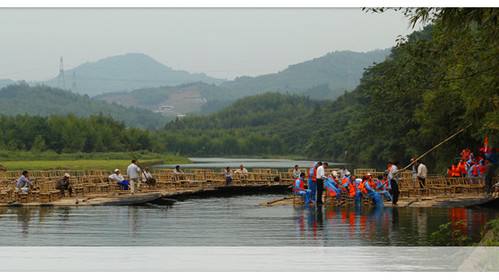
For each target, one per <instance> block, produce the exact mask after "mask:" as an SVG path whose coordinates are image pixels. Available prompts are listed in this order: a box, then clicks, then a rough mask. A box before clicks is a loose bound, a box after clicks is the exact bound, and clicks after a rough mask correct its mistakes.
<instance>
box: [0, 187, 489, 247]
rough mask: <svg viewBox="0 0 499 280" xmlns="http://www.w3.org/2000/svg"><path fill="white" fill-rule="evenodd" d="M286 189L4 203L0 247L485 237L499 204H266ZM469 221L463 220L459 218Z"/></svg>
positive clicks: (367, 242)
mask: <svg viewBox="0 0 499 280" xmlns="http://www.w3.org/2000/svg"><path fill="white" fill-rule="evenodd" d="M280 197H282V195H252V196H235V197H214V198H205V199H190V200H185V201H180V202H178V203H175V204H174V205H173V206H171V207H160V206H123V207H117V206H110V207H105V206H99V207H68V208H60V207H42V208H38V207H36V208H35V207H34V208H29V207H20V208H0V225H1V226H0V245H1V246H326V247H330V246H333V247H334V246H387V245H388V246H421V245H431V242H430V235H431V233H432V232H434V231H436V230H438V227H439V226H440V225H441V224H445V223H447V222H453V225H452V228H453V229H456V230H458V231H460V232H461V233H462V234H464V235H465V236H469V237H470V238H471V239H473V240H474V241H475V242H476V241H479V237H480V231H481V229H482V227H483V225H484V224H485V223H486V222H487V221H488V220H490V219H492V218H494V217H496V216H497V211H496V210H490V209H464V208H452V209H444V208H394V209H392V208H385V209H381V210H373V209H370V208H367V209H366V208H359V209H353V208H334V207H331V208H328V207H326V208H320V209H316V208H313V207H312V208H303V207H293V206H275V207H265V206H261V205H260V203H262V202H265V201H268V200H272V199H275V198H280ZM459 221H463V223H462V224H461V223H459Z"/></svg>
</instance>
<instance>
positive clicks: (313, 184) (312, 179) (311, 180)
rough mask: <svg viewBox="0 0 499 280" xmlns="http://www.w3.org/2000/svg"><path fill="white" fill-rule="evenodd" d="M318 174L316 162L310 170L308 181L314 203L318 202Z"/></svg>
mask: <svg viewBox="0 0 499 280" xmlns="http://www.w3.org/2000/svg"><path fill="white" fill-rule="evenodd" d="M316 173H317V163H316V162H314V163H313V164H312V167H310V169H309V170H308V180H307V186H308V189H309V190H310V197H311V200H312V202H314V203H315V202H316V193H317V179H316V178H315V174H316Z"/></svg>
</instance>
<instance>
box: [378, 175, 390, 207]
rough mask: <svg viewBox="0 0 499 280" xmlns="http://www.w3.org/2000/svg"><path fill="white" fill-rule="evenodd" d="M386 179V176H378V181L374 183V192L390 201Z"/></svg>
mask: <svg viewBox="0 0 499 280" xmlns="http://www.w3.org/2000/svg"><path fill="white" fill-rule="evenodd" d="M388 185H389V184H388V179H387V177H386V175H384V176H382V175H379V176H378V180H377V181H376V190H377V191H378V192H379V193H380V194H381V195H382V196H384V197H385V198H386V199H387V200H389V201H392V199H393V198H392V195H391V194H390V188H389V186H388Z"/></svg>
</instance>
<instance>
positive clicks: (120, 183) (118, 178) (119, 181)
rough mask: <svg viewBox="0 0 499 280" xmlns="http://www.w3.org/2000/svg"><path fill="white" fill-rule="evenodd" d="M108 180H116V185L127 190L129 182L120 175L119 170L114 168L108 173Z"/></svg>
mask: <svg viewBox="0 0 499 280" xmlns="http://www.w3.org/2000/svg"><path fill="white" fill-rule="evenodd" d="M108 178H109V180H111V181H113V182H116V183H117V184H118V186H119V187H120V189H121V190H124V191H126V190H128V186H129V182H128V180H125V177H123V175H121V172H120V170H119V169H115V170H114V173H113V174H111V175H109V177H108Z"/></svg>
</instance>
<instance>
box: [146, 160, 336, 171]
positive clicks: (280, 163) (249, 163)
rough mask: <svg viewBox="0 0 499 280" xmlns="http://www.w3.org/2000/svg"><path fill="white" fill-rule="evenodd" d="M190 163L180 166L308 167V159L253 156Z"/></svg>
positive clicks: (165, 166) (160, 166) (168, 166)
mask: <svg viewBox="0 0 499 280" xmlns="http://www.w3.org/2000/svg"><path fill="white" fill-rule="evenodd" d="M189 160H190V161H191V162H192V163H189V164H182V165H181V167H182V168H225V167H227V166H229V167H231V168H236V167H239V165H240V164H243V165H244V166H245V167H247V168H277V169H290V168H292V167H293V166H295V165H298V166H300V167H301V168H304V167H309V166H311V164H312V161H310V160H290V159H254V158H195V157H193V158H189ZM329 165H331V166H343V165H344V163H335V162H330V163H329ZM155 167H157V168H174V167H175V164H162V165H157V166H155Z"/></svg>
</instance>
